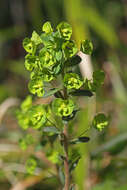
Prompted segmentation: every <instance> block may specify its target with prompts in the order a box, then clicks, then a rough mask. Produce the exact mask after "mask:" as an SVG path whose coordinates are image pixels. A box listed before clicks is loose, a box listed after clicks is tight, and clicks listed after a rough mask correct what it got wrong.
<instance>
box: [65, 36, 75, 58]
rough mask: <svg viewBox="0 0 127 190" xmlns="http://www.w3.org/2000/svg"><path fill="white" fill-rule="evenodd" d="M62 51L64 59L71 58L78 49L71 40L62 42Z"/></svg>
mask: <svg viewBox="0 0 127 190" xmlns="http://www.w3.org/2000/svg"><path fill="white" fill-rule="evenodd" d="M62 49H63V51H64V56H65V58H69V57H72V56H73V55H75V54H76V53H77V51H78V48H77V46H76V44H75V42H74V41H72V40H70V41H66V42H64V43H63V45H62Z"/></svg>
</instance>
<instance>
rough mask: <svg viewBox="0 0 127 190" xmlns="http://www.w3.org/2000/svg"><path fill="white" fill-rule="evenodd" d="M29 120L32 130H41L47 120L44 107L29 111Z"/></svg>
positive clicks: (35, 106)
mask: <svg viewBox="0 0 127 190" xmlns="http://www.w3.org/2000/svg"><path fill="white" fill-rule="evenodd" d="M29 119H30V124H31V127H32V128H34V129H39V128H41V127H42V126H43V125H44V124H45V123H46V120H47V117H46V111H45V109H44V107H43V106H42V105H34V106H32V108H31V109H30V110H29Z"/></svg>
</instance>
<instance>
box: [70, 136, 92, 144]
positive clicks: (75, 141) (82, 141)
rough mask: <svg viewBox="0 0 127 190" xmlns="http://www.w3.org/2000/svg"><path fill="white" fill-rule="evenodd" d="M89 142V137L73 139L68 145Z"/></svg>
mask: <svg viewBox="0 0 127 190" xmlns="http://www.w3.org/2000/svg"><path fill="white" fill-rule="evenodd" d="M89 140H90V138H89V137H79V138H77V139H74V140H72V141H70V144H79V143H85V142H88V141H89Z"/></svg>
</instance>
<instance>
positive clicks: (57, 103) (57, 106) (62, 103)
mask: <svg viewBox="0 0 127 190" xmlns="http://www.w3.org/2000/svg"><path fill="white" fill-rule="evenodd" d="M74 108H75V105H74V102H73V101H72V100H71V99H67V100H63V99H61V98H56V99H55V100H54V101H53V103H52V109H53V112H54V113H55V114H56V115H58V116H60V117H66V116H69V115H71V114H72V112H73V111H74Z"/></svg>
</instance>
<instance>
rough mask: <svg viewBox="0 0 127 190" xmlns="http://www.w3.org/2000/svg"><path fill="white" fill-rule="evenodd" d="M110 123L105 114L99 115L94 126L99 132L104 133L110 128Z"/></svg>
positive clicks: (94, 120)
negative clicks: (105, 129) (103, 130)
mask: <svg viewBox="0 0 127 190" xmlns="http://www.w3.org/2000/svg"><path fill="white" fill-rule="evenodd" d="M108 123H109V121H108V118H107V117H106V116H105V115H104V114H103V113H99V114H97V115H96V116H95V117H94V119H93V121H92V126H93V127H95V128H96V129H97V130H99V131H102V129H103V128H105V127H107V126H108Z"/></svg>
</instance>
